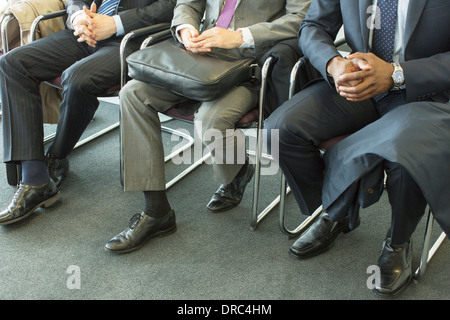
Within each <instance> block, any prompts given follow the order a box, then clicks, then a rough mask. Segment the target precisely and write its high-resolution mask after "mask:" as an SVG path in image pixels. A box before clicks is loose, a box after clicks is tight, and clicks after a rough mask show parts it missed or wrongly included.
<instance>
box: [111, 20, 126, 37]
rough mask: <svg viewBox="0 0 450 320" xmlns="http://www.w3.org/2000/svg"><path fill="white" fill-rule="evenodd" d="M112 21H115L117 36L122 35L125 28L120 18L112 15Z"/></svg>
mask: <svg viewBox="0 0 450 320" xmlns="http://www.w3.org/2000/svg"><path fill="white" fill-rule="evenodd" d="M113 18H114V22H115V23H116V29H117V33H116V35H117V36H123V35H124V34H125V28H124V27H123V23H122V19H120V16H119V15H115V16H113Z"/></svg>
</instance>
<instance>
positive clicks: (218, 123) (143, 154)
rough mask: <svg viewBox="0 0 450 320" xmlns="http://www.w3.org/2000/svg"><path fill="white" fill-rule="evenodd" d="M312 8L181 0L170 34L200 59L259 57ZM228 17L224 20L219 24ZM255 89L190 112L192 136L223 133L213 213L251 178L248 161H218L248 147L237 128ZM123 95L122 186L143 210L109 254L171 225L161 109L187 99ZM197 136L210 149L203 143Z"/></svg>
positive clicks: (146, 91)
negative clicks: (139, 198) (208, 55)
mask: <svg viewBox="0 0 450 320" xmlns="http://www.w3.org/2000/svg"><path fill="white" fill-rule="evenodd" d="M309 4H310V0H301V1H294V0H286V1H285V0H249V1H236V0H227V1H226V2H225V1H223V0H222V1H217V0H211V1H209V0H203V1H198V0H197V1H186V0H181V1H178V2H177V5H176V7H175V10H174V18H173V21H172V31H173V34H174V37H175V38H176V39H178V41H180V42H182V43H183V44H184V46H185V47H186V49H187V50H189V51H191V52H194V53H197V54H202V53H204V52H209V51H211V50H223V49H225V50H230V51H229V52H231V51H232V52H233V53H236V54H237V55H238V56H242V57H246V56H251V57H256V58H260V57H261V56H262V55H263V54H264V53H265V52H266V51H268V50H269V49H270V48H271V47H272V46H273V45H274V44H276V43H277V42H280V41H283V40H288V39H295V38H296V36H297V32H298V28H299V26H300V22H301V21H302V19H303V18H304V16H305V14H306V12H307V9H308V7H309ZM229 10H231V14H228V13H229V12H230V11H229ZM227 14H228V20H226V19H224V17H225V16H227ZM224 20H226V21H224ZM256 89H257V88H255V87H252V85H251V84H244V85H239V86H237V87H235V88H233V89H232V90H230V91H229V92H226V93H224V94H223V96H222V97H220V98H218V99H217V100H215V101H211V102H204V103H202V104H201V106H200V108H199V109H198V111H197V112H196V113H195V120H196V121H195V122H196V130H197V131H201V132H203V133H207V132H208V131H209V130H210V129H215V130H219V131H220V132H221V133H222V140H223V143H222V144H221V145H222V146H224V148H223V150H217V149H215V150H214V151H215V152H216V153H215V156H214V159H213V165H212V166H213V171H214V176H215V178H216V180H217V181H218V182H219V183H220V184H221V185H220V187H219V189H218V190H217V191H216V193H215V194H214V195H213V197H212V199H211V201H210V202H209V203H208V205H207V208H208V209H209V210H210V211H212V212H222V211H226V210H229V209H231V208H233V207H235V206H237V205H238V204H239V202H240V201H241V199H242V196H243V193H244V189H245V187H246V185H247V183H248V182H249V181H250V179H251V178H252V176H253V172H254V169H253V166H252V165H250V164H249V162H248V160H247V161H245V163H225V161H221V160H223V159H226V154H227V152H230V150H231V152H233V154H234V155H236V154H237V151H236V150H242V149H240V148H245V146H244V145H242V144H241V142H242V141H243V140H244V139H242V138H241V137H242V135H243V133H242V132H241V131H240V130H235V124H236V122H237V121H238V120H239V119H241V117H242V116H243V115H245V114H246V113H247V112H249V111H250V110H252V109H253V108H254V107H255V106H256V104H257V98H258V90H256ZM120 98H121V99H120V102H121V139H122V148H123V149H122V155H123V158H122V159H123V180H124V189H125V191H143V192H144V199H145V205H144V209H143V211H142V212H141V213H139V214H137V215H136V216H133V218H132V220H131V222H130V225H129V226H128V227H127V228H126V229H125V230H124V231H123V232H121V233H120V234H118V235H117V236H115V237H114V238H113V239H111V240H110V241H109V242H108V243H107V244H106V249H107V250H108V251H110V252H114V253H122V252H129V251H132V250H136V249H137V248H139V247H140V246H141V245H142V244H143V243H144V241H145V240H146V239H148V238H149V237H152V236H155V235H160V234H168V233H170V232H173V231H174V230H175V228H176V224H175V214H174V211H173V210H172V209H171V206H170V204H169V201H168V199H167V197H166V192H165V184H166V181H165V173H164V150H163V146H162V141H161V124H160V122H159V118H158V112H164V111H166V110H168V109H169V108H171V107H172V106H174V105H176V104H179V103H181V102H183V101H186V100H187V99H186V98H185V97H182V96H180V95H177V94H174V93H172V92H170V91H168V90H163V89H161V88H157V87H153V86H151V85H148V84H146V83H144V82H141V81H137V80H131V81H130V82H128V83H127V85H126V86H125V87H124V88H123V90H122V91H121V94H120ZM201 138H202V139H203V143H204V144H205V145H206V147H209V142H207V141H206V138H205V137H201ZM236 138H237V139H236ZM230 141H231V142H232V143H230ZM236 141H237V142H236ZM227 146H228V147H229V148H230V149H227ZM221 151H222V152H221ZM219 154H220V155H219ZM219 158H222V159H219ZM217 160H218V161H217ZM193 196H195V195H194V194H193Z"/></svg>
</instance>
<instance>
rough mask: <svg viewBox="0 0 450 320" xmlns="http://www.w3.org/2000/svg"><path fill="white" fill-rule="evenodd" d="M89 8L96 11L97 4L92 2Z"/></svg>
mask: <svg viewBox="0 0 450 320" xmlns="http://www.w3.org/2000/svg"><path fill="white" fill-rule="evenodd" d="M89 10H90V11H91V12H93V13H96V12H97V5H96V4H95V2H92V4H91V8H90V9H89Z"/></svg>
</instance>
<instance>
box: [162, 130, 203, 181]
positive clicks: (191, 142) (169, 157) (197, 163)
mask: <svg viewBox="0 0 450 320" xmlns="http://www.w3.org/2000/svg"><path fill="white" fill-rule="evenodd" d="M161 130H162V131H164V132H167V133H170V134H175V135H178V136H180V137H182V138H184V139H186V140H188V143H186V144H185V145H183V146H182V147H180V148H178V149H177V150H175V151H173V152H172V153H170V154H169V155H167V156H166V157H165V158H164V162H166V163H167V162H168V161H170V160H172V159H173V158H174V157H175V156H177V155H179V154H180V153H182V152H184V151H185V150H187V149H189V148H191V147H192V146H193V145H194V138H193V137H191V136H190V135H189V134H186V133H184V132H182V131H179V130H175V129H172V128H168V127H165V126H161ZM210 156H211V152H209V153H207V154H205V155H204V156H203V157H202V158H201V159H198V160H197V161H195V162H194V163H193V164H191V165H190V166H189V167H188V168H186V169H185V170H183V171H182V172H181V173H180V174H178V175H177V176H176V177H175V178H173V179H172V180H170V181H168V182H167V183H166V190H168V189H169V188H170V187H172V186H173V185H174V184H175V183H177V182H178V181H180V180H181V179H183V178H184V177H185V176H187V175H188V174H189V173H191V172H192V171H194V169H196V168H198V167H199V166H200V165H201V164H202V163H203V162H205V161H206V160H207V159H208V158H209V157H210Z"/></svg>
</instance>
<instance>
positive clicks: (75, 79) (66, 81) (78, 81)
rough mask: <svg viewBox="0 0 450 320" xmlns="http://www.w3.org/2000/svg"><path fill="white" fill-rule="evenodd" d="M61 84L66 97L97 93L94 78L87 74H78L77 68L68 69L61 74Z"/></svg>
mask: <svg viewBox="0 0 450 320" xmlns="http://www.w3.org/2000/svg"><path fill="white" fill-rule="evenodd" d="M61 84H62V87H63V90H64V91H65V94H66V95H72V96H75V95H80V94H86V93H89V94H90V93H92V94H94V92H95V84H94V83H93V81H92V77H89V76H86V73H84V72H83V73H81V72H78V71H77V70H76V69H75V68H72V67H70V68H68V69H66V70H65V71H64V72H63V73H62V74H61Z"/></svg>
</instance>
